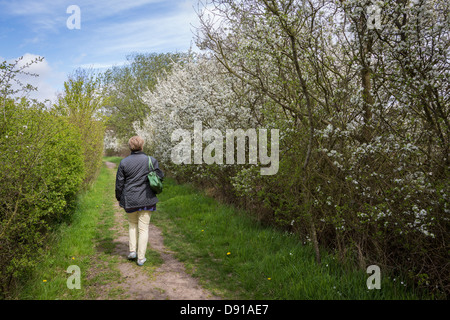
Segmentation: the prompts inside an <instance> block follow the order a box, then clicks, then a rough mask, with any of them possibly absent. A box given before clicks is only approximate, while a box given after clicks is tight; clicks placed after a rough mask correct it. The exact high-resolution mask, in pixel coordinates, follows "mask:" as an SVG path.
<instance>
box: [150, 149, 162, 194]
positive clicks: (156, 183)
mask: <svg viewBox="0 0 450 320" xmlns="http://www.w3.org/2000/svg"><path fill="white" fill-rule="evenodd" d="M148 167H149V169H150V173H149V174H148V176H147V177H148V181H149V182H150V188H151V189H152V190H153V192H154V193H155V194H158V193H161V192H162V191H163V184H162V181H161V179H160V178H159V176H158V175H157V174H156V172H155V169H154V168H153V164H152V159H151V158H150V157H148Z"/></svg>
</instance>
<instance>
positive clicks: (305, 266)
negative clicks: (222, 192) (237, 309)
mask: <svg viewBox="0 0 450 320" xmlns="http://www.w3.org/2000/svg"><path fill="white" fill-rule="evenodd" d="M164 188H165V189H164V191H163V193H162V194H160V195H159V196H158V197H159V199H160V202H159V204H158V211H157V212H156V213H155V214H154V215H153V218H152V222H153V223H155V224H156V225H157V226H159V227H160V228H162V229H163V234H164V237H165V244H166V246H168V247H169V248H170V249H171V250H173V251H175V252H176V257H177V258H178V259H179V260H181V261H183V262H184V263H185V265H186V267H187V269H188V270H190V272H191V274H192V275H193V276H194V277H198V279H199V280H200V281H201V283H202V284H203V285H205V287H207V288H208V289H210V290H212V291H213V293H216V294H220V295H222V296H223V297H225V298H227V299H252V300H253V299H255V300H264V299H269V300H278V299H279V300H303V299H317V300H327V299H333V300H339V299H358V300H359V299H384V300H389V299H398V300H403V299H419V297H418V295H417V293H416V292H414V290H413V289H412V288H410V287H409V286H406V284H405V282H404V281H403V280H402V279H394V278H390V277H388V276H387V275H386V274H385V273H383V270H381V289H380V290H378V289H372V290H369V289H368V288H367V279H368V277H369V276H370V275H369V274H367V273H366V272H365V270H357V269H355V268H353V267H351V266H349V265H343V264H342V263H339V262H338V261H337V259H336V258H335V257H334V256H333V255H331V254H327V253H325V252H324V253H323V258H322V264H321V265H318V264H317V263H316V262H315V258H314V251H313V248H312V246H311V245H308V244H307V245H304V244H301V243H300V241H299V240H298V239H297V237H296V236H295V235H293V234H289V233H286V232H280V231H279V230H275V229H273V228H269V227H264V226H262V225H261V224H258V223H257V222H256V221H255V220H254V219H252V218H251V217H250V216H249V214H247V213H246V212H243V211H241V210H237V209H235V208H233V207H232V206H228V205H224V204H220V203H218V202H217V201H216V200H214V199H213V198H211V197H208V196H206V195H205V194H204V193H202V192H200V191H198V190H195V189H194V188H193V187H191V186H190V185H180V184H176V182H175V181H174V180H172V179H170V178H166V179H165V184H164Z"/></svg>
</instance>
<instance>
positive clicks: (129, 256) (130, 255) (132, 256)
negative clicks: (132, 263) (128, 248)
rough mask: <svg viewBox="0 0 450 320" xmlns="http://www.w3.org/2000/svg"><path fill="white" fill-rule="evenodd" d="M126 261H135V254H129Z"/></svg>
mask: <svg viewBox="0 0 450 320" xmlns="http://www.w3.org/2000/svg"><path fill="white" fill-rule="evenodd" d="M127 258H128V260H134V259H136V252H134V251H133V252H130V254H129V255H128V257H127Z"/></svg>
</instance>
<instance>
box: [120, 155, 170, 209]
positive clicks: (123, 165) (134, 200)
mask: <svg viewBox="0 0 450 320" xmlns="http://www.w3.org/2000/svg"><path fill="white" fill-rule="evenodd" d="M150 158H151V159H152V164H153V168H154V169H155V171H156V174H157V175H158V176H159V177H160V178H161V179H163V178H164V173H163V172H162V171H161V169H160V168H159V164H158V161H157V160H156V159H155V158H153V157H150ZM149 172H150V168H149V164H148V156H147V155H146V154H145V153H144V152H142V151H133V152H131V154H130V155H129V156H128V157H126V158H125V159H122V161H120V164H119V168H118V169H117V175H116V199H117V201H119V205H120V206H121V207H122V208H125V209H129V208H140V207H145V206H153V205H155V204H156V203H157V202H158V198H157V197H156V195H155V194H154V193H153V191H152V189H150V183H149V182H148V178H147V175H148V174H149Z"/></svg>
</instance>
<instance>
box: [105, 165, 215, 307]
mask: <svg viewBox="0 0 450 320" xmlns="http://www.w3.org/2000/svg"><path fill="white" fill-rule="evenodd" d="M106 166H107V167H108V168H110V169H114V168H115V167H116V165H115V164H114V163H112V162H106ZM114 211H115V227H114V228H115V231H116V238H115V239H114V244H115V248H114V250H113V255H116V256H118V257H119V262H118V264H117V268H118V269H119V271H120V273H121V281H120V283H108V284H107V286H108V287H109V290H110V289H120V290H121V291H122V292H123V294H121V296H122V297H124V298H125V299H131V300H168V299H169V300H188V299H189V300H205V299H208V300H217V299H219V297H216V296H214V295H212V294H211V293H210V292H208V291H206V290H205V289H203V288H202V287H201V286H200V285H199V284H198V282H197V280H196V279H194V278H192V277H191V276H190V275H189V274H187V273H186V271H185V268H184V265H183V264H182V263H181V262H179V261H178V260H176V259H175V257H174V256H173V253H172V252H170V251H169V250H168V249H167V248H166V247H165V246H164V242H163V236H162V232H161V230H159V229H158V228H157V227H156V226H154V225H153V224H151V223H150V226H149V245H148V248H147V250H149V249H150V248H151V250H153V251H156V252H158V253H159V255H160V257H161V259H162V260H163V263H162V264H161V265H160V266H159V267H157V268H156V269H155V270H153V271H152V272H148V270H146V268H145V265H144V267H139V266H137V265H136V263H135V262H134V261H129V260H127V258H126V257H127V255H128V253H129V250H128V229H127V223H125V222H126V217H125V216H124V213H123V212H124V211H123V209H122V208H120V207H119V205H118V204H117V202H116V203H115V210H114ZM146 263H148V261H147V262H146ZM102 291H103V290H102ZM106 291H107V290H106ZM104 298H105V297H99V299H104Z"/></svg>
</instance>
